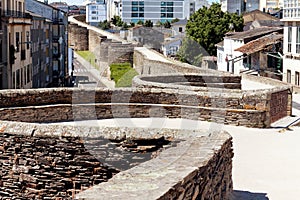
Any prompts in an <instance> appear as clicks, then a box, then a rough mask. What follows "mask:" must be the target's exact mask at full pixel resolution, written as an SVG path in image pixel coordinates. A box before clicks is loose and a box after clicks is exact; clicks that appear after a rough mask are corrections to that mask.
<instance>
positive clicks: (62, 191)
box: [0, 123, 178, 200]
mask: <svg viewBox="0 0 300 200" xmlns="http://www.w3.org/2000/svg"><path fill="white" fill-rule="evenodd" d="M4 124H6V125H4ZM4 124H3V123H2V124H1V125H2V126H1V127H2V128H1V133H0V139H1V140H0V160H1V162H0V167H1V173H0V177H1V180H0V198H1V199H8V198H9V199H10V198H18V199H24V200H25V199H74V198H75V195H76V194H77V193H78V192H81V191H83V190H85V189H87V188H90V187H92V186H94V185H97V184H99V183H101V182H104V181H107V180H109V179H110V178H111V177H112V176H114V175H115V174H117V173H119V171H120V170H122V171H124V170H127V169H129V168H132V167H133V166H136V165H138V164H139V163H142V162H145V161H148V160H150V159H151V157H153V156H155V155H156V154H157V153H158V151H160V149H161V148H166V149H167V148H172V147H173V146H176V143H178V142H176V141H173V142H170V141H168V140H165V139H164V137H158V138H155V137H152V138H145V139H144V138H138V139H134V137H132V139H131V140H130V142H129V140H128V138H129V137H127V140H126V139H125V137H123V138H116V137H110V138H109V137H108V138H109V139H107V138H105V137H104V136H103V135H101V134H100V135H97V136H95V135H94V136H93V137H91V136H86V137H83V136H80V137H78V136H74V135H70V134H69V136H64V135H63V134H68V133H67V132H68V128H66V129H65V130H64V131H61V132H59V131H57V129H52V130H51V128H50V129H49V127H48V128H44V129H40V130H39V129H38V128H37V127H34V126H35V125H33V126H32V127H30V126H28V125H24V124H22V123H21V124H20V123H19V124H18V125H12V124H10V123H4ZM3 125H4V126H3ZM11 126H14V128H15V129H16V130H17V131H14V132H13V133H11V132H10V131H9V127H10V128H11ZM44 126H45V125H44ZM47 126H49V125H47ZM50 126H51V125H50ZM26 129H29V130H26ZM30 129H32V130H31V133H30ZM19 130H26V131H27V133H26V132H18V131H19ZM41 130H43V131H48V132H52V133H53V132H56V133H57V132H58V135H56V136H47V135H41V134H38V132H40V133H41ZM28 131H29V134H28ZM77 131H78V132H77V135H81V134H80V133H81V131H80V130H77ZM36 133H37V134H36ZM89 134H90V133H89ZM87 135H88V134H87ZM108 136H109V134H108ZM106 137H107V136H106ZM135 137H136V138H137V136H135Z"/></svg>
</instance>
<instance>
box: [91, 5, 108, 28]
mask: <svg viewBox="0 0 300 200" xmlns="http://www.w3.org/2000/svg"><path fill="white" fill-rule="evenodd" d="M104 20H108V21H109V18H108V16H107V4H106V3H105V0H97V1H95V2H93V3H89V4H87V5H86V22H87V23H88V24H90V25H92V26H97V25H98V24H99V22H103V21H104Z"/></svg>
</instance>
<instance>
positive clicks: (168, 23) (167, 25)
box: [164, 20, 171, 28]
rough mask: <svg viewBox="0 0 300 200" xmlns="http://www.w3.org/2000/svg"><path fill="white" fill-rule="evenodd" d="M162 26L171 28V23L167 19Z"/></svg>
mask: <svg viewBox="0 0 300 200" xmlns="http://www.w3.org/2000/svg"><path fill="white" fill-rule="evenodd" d="M164 27H165V28H171V23H170V22H169V21H168V20H167V21H166V22H165V23H164Z"/></svg>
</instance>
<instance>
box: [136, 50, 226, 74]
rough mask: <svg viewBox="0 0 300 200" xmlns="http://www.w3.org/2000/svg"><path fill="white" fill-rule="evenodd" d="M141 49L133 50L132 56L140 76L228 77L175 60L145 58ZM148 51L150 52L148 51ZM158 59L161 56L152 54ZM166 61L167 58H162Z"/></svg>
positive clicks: (215, 71) (218, 72)
mask: <svg viewBox="0 0 300 200" xmlns="http://www.w3.org/2000/svg"><path fill="white" fill-rule="evenodd" d="M143 51H144V50H143V48H135V49H134V55H133V64H134V65H133V66H134V68H135V70H136V71H137V72H138V73H139V74H140V75H162V74H170V73H173V74H174V73H179V74H191V73H200V74H210V75H212V74H214V75H230V73H228V72H222V71H217V70H212V69H203V68H200V67H196V66H193V65H189V64H187V63H181V62H178V61H175V60H172V61H162V60H159V59H155V58H147V56H146V55H145V54H144V52H143ZM149 51H150V50H149ZM154 53H155V54H157V55H158V56H160V57H163V55H160V54H158V53H157V52H154ZM164 60H167V58H164Z"/></svg>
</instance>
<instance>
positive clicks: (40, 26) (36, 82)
mask: <svg viewBox="0 0 300 200" xmlns="http://www.w3.org/2000/svg"><path fill="white" fill-rule="evenodd" d="M51 35H52V23H51V21H49V20H45V18H44V17H41V16H37V15H34V14H32V26H31V45H32V47H31V48H32V49H31V51H32V87H33V88H40V87H48V86H49V84H50V83H51V82H52V70H51V67H52V65H51V64H50V63H52V54H51V49H52V37H51Z"/></svg>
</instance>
